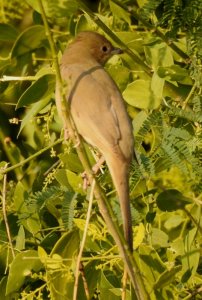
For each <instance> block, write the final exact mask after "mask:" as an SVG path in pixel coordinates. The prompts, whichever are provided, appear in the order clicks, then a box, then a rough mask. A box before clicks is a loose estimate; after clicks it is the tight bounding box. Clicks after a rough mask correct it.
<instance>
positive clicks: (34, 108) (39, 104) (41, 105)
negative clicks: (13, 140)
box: [18, 95, 50, 136]
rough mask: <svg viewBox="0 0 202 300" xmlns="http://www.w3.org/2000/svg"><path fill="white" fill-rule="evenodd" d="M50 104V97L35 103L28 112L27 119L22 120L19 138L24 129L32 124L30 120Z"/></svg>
mask: <svg viewBox="0 0 202 300" xmlns="http://www.w3.org/2000/svg"><path fill="white" fill-rule="evenodd" d="M49 102H50V98H49V95H48V96H47V97H46V98H43V99H42V100H40V101H38V102H36V103H34V104H33V105H32V107H31V109H29V110H28V112H27V113H26V115H25V117H24V118H23V119H22V122H21V125H20V130H19V132H18V136H19V134H20V132H21V131H22V130H23V128H24V127H25V126H26V124H27V123H29V122H30V120H31V119H32V118H33V117H35V116H36V115H37V114H38V113H39V112H40V111H41V110H42V109H43V108H44V107H45V106H46V105H47V104H48V103H49Z"/></svg>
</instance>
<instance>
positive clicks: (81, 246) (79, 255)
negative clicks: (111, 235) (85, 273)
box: [73, 180, 95, 300]
mask: <svg viewBox="0 0 202 300" xmlns="http://www.w3.org/2000/svg"><path fill="white" fill-rule="evenodd" d="M94 188H95V180H93V182H92V185H91V191H90V197H89V203H88V211H87V215H86V223H85V227H84V232H83V237H82V240H81V245H80V250H79V254H78V257H77V263H76V270H75V282H74V294H73V300H76V299H77V291H78V283H79V269H80V264H81V258H82V253H83V249H84V246H85V242H86V237H87V231H88V225H89V221H90V216H91V209H92V204H93V195H94ZM86 297H87V299H90V295H89V291H86Z"/></svg>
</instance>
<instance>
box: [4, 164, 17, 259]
mask: <svg viewBox="0 0 202 300" xmlns="http://www.w3.org/2000/svg"><path fill="white" fill-rule="evenodd" d="M7 165H8V164H6V166H5V169H6V168H7ZM6 184H7V174H5V175H4V178H3V190H2V212H3V218H4V222H5V225H6V233H7V237H8V242H9V246H10V249H11V253H12V256H13V259H14V258H15V252H14V248H13V244H12V239H11V233H10V228H9V224H8V218H7V213H6Z"/></svg>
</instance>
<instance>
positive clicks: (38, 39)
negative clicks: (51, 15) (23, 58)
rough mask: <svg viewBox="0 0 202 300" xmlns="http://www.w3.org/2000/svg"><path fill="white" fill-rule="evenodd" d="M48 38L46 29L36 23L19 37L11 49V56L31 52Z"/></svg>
mask: <svg viewBox="0 0 202 300" xmlns="http://www.w3.org/2000/svg"><path fill="white" fill-rule="evenodd" d="M45 40H46V34H45V29H44V27H43V26H41V25H35V26H32V27H28V28H26V29H25V30H24V31H23V32H22V33H21V34H20V35H19V37H18V38H17V40H16V41H15V44H14V46H13V49H12V51H11V57H12V58H14V57H16V56H20V55H24V54H25V53H27V52H31V51H33V50H35V49H37V48H41V47H42V46H43V43H44V41H45Z"/></svg>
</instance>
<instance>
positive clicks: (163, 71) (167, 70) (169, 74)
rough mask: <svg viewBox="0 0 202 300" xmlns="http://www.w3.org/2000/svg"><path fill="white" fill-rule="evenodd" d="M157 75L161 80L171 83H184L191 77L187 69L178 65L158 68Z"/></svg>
mask: <svg viewBox="0 0 202 300" xmlns="http://www.w3.org/2000/svg"><path fill="white" fill-rule="evenodd" d="M157 74H158V76H159V77H161V78H165V79H166V80H171V81H182V80H183V79H185V78H186V77H188V76H189V73H188V71H187V70H186V69H183V68H181V67H179V66H178V65H172V66H169V67H158V70H157Z"/></svg>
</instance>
